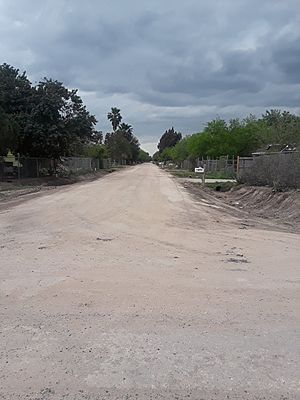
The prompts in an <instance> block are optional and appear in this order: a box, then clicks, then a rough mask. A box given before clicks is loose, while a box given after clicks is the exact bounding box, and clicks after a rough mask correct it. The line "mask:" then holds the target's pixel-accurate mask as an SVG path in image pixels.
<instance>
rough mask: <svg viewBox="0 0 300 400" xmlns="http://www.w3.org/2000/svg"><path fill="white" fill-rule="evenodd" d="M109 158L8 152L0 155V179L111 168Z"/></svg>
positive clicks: (67, 173)
mask: <svg viewBox="0 0 300 400" xmlns="http://www.w3.org/2000/svg"><path fill="white" fill-rule="evenodd" d="M113 166H114V165H113V162H112V161H111V160H99V159H94V158H89V157H62V158H61V159H59V160H54V159H50V158H34V157H19V156H14V155H13V154H12V153H9V154H8V155H7V156H0V180H2V181H7V180H15V179H27V178H42V177H47V176H68V175H71V174H73V175H74V174H78V175H80V174H85V173H89V172H95V171H97V170H99V169H103V168H104V169H106V168H107V169H109V168H112V167H113Z"/></svg>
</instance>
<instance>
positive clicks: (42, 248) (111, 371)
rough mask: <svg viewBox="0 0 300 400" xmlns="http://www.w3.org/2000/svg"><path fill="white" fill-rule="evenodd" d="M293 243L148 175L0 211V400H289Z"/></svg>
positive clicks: (296, 257) (146, 168)
mask: <svg viewBox="0 0 300 400" xmlns="http://www.w3.org/2000/svg"><path fill="white" fill-rule="evenodd" d="M299 239H300V235H298V234H293V233H287V232H279V231H278V229H277V230H272V229H271V228H270V229H266V228H261V227H260V226H259V224H256V225H254V226H249V225H248V226H247V224H243V223H241V221H240V220H239V218H238V217H235V216H233V215H230V214H228V213H226V212H225V210H223V209H222V206H215V205H213V204H210V203H209V202H208V201H207V200H204V199H203V201H201V200H200V201H196V200H195V199H194V198H193V197H192V196H191V195H190V194H189V193H188V192H187V191H186V189H184V188H183V187H182V186H181V185H180V184H179V183H178V181H176V180H175V179H174V178H171V177H170V175H168V174H167V173H165V172H163V171H161V170H160V169H158V168H157V167H156V166H154V165H151V164H149V165H142V166H136V167H132V168H128V169H125V170H123V171H121V172H118V173H115V174H111V175H109V176H106V177H104V178H103V179H100V180H98V181H94V182H90V183H86V184H78V185H75V186H72V187H68V188H63V189H60V190H58V191H51V192H49V193H46V194H44V195H43V196H40V197H37V198H31V199H30V200H28V201H26V202H23V203H21V204H19V205H17V206H9V205H8V206H7V208H6V209H1V212H0V279H1V281H0V303H1V308H0V314H1V315H0V338H1V342H0V399H5V400H6V399H10V400H15V399H22V400H24V399H34V400H61V399H67V400H82V399H90V400H97V399H195V400H196V399H197V400H201V399H202V400H212V399H214V400H216V399H217V400H224V399H238V400H243V399H280V400H284V399H286V400H287V399H288V400H290V399H299V398H300V392H299V376H300V374H299V371H300V365H299V353H300V351H299V350H300V348H299V346H300V338H299V314H300V313H299V292H300V291H299V287H300V273H299V268H300V240H299Z"/></svg>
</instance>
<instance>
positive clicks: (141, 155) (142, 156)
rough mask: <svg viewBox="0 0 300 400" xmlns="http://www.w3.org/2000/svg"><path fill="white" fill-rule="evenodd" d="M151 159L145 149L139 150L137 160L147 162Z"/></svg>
mask: <svg viewBox="0 0 300 400" xmlns="http://www.w3.org/2000/svg"><path fill="white" fill-rule="evenodd" d="M151 160H152V158H151V156H150V155H149V153H147V152H146V151H144V150H142V149H140V150H139V155H138V162H140V163H144V162H149V161H151Z"/></svg>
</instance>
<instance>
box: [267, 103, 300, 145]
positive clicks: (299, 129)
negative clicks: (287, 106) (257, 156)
mask: <svg viewBox="0 0 300 400" xmlns="http://www.w3.org/2000/svg"><path fill="white" fill-rule="evenodd" d="M262 121H263V122H264V123H265V124H266V127H267V129H265V130H264V133H263V137H262V139H263V141H264V142H265V143H268V144H280V145H286V144H300V117H299V116H296V115H294V114H291V113H290V112H289V111H281V110H267V111H266V113H265V114H263V115H262Z"/></svg>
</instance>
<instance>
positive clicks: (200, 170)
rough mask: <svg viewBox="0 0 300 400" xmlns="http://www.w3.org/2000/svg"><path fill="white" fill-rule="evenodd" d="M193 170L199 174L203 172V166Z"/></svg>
mask: <svg viewBox="0 0 300 400" xmlns="http://www.w3.org/2000/svg"><path fill="white" fill-rule="evenodd" d="M195 172H198V173H199V174H203V173H204V168H202V167H198V168H195Z"/></svg>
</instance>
